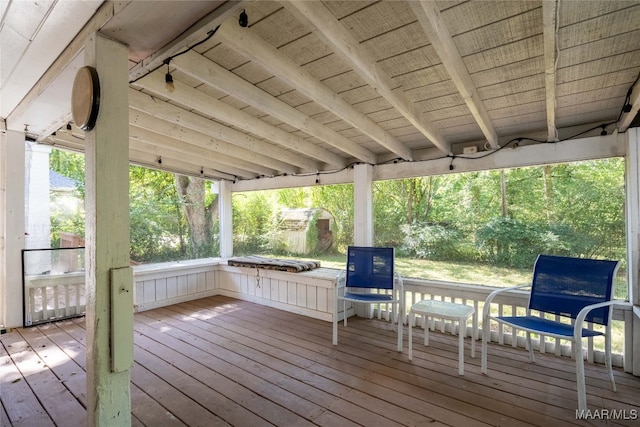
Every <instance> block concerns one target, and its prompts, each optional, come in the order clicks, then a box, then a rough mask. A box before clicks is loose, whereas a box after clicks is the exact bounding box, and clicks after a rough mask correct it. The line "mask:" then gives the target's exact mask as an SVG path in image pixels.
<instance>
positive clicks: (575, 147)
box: [232, 133, 628, 191]
mask: <svg viewBox="0 0 640 427" xmlns="http://www.w3.org/2000/svg"><path fill="white" fill-rule="evenodd" d="M627 135H628V134H626V133H625V134H621V133H617V134H614V135H606V136H595V137H590V138H579V139H571V140H567V141H561V142H557V143H543V144H532V145H523V146H520V147H518V148H516V149H508V150H497V151H494V152H491V155H490V156H487V155H486V154H487V153H478V154H477V155H476V156H477V157H476V158H471V157H467V156H465V157H457V158H456V159H455V163H454V165H455V167H454V169H451V168H450V166H451V159H450V158H446V157H442V155H440V156H438V157H437V158H435V159H431V160H426V161H413V162H400V163H388V164H383V165H377V166H376V167H374V168H373V180H374V181H380V180H389V179H404V178H414V177H423V176H438V175H447V174H451V173H464V172H474V171H486V170H494V169H509V168H518V167H527V166H538V165H545V164H556V163H568V162H576V161H583V160H592V159H605V158H611V157H622V156H624V155H625V154H626V139H627V138H628V136H627ZM315 178H316V177H315V176H310V177H288V176H287V177H275V178H267V179H258V180H255V179H254V180H250V181H239V182H236V183H235V184H233V185H232V191H257V190H270V189H274V188H292V187H303V186H311V185H315V184H314V181H313V180H314V179H315ZM352 183H353V170H352V169H347V170H344V171H338V172H336V173H329V174H325V175H322V174H321V175H320V184H321V185H323V184H352Z"/></svg>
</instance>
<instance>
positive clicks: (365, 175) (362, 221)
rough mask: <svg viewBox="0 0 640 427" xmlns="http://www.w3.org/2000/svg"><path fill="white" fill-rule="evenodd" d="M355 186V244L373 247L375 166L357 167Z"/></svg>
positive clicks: (354, 173)
mask: <svg viewBox="0 0 640 427" xmlns="http://www.w3.org/2000/svg"><path fill="white" fill-rule="evenodd" d="M353 184H354V185H353V197H354V207H353V240H354V242H353V243H354V244H355V245H356V246H373V166H371V165H369V164H359V165H355V166H354V168H353Z"/></svg>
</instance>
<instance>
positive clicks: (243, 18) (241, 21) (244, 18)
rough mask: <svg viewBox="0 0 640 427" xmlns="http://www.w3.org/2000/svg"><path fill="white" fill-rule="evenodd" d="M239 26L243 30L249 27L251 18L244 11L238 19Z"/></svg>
mask: <svg viewBox="0 0 640 427" xmlns="http://www.w3.org/2000/svg"><path fill="white" fill-rule="evenodd" d="M238 24H239V25H240V26H241V27H242V28H246V27H247V26H248V25H249V17H248V16H247V12H245V11H244V10H243V11H242V12H241V13H240V17H239V18H238Z"/></svg>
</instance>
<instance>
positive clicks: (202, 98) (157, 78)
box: [136, 72, 321, 173]
mask: <svg viewBox="0 0 640 427" xmlns="http://www.w3.org/2000/svg"><path fill="white" fill-rule="evenodd" d="M164 80H165V75H164V73H163V72H154V73H152V74H150V75H148V76H146V77H144V78H143V79H141V80H139V81H138V82H136V85H139V86H140V87H142V88H144V89H145V90H147V91H149V92H152V93H154V94H156V95H158V96H162V97H164V98H169V99H170V100H171V101H173V102H175V103H177V104H180V105H183V106H185V108H188V109H190V110H195V111H198V112H199V113H201V114H203V115H206V116H211V117H215V118H217V119H218V120H221V121H223V122H225V123H228V124H230V125H233V126H236V127H238V128H239V129H242V130H245V131H247V132H250V133H252V134H254V135H257V136H264V135H265V134H268V135H269V136H270V138H269V139H270V140H271V141H273V142H275V143H276V144H279V145H283V146H286V147H288V148H290V149H292V150H296V149H297V148H298V144H300V146H302V147H304V146H305V145H307V144H310V143H309V142H308V141H305V140H303V139H302V138H300V137H297V136H295V135H291V134H289V133H288V132H285V131H283V130H282V129H279V128H276V127H275V126H273V125H271V124H269V123H267V122H265V121H263V120H260V119H258V118H257V117H254V116H252V115H251V114H248V113H245V112H244V111H240V110H238V109H237V108H235V107H233V106H231V105H229V104H227V103H224V102H222V101H220V100H217V99H216V98H214V97H212V96H209V95H207V94H205V93H203V92H200V91H198V90H197V89H194V88H192V87H191V86H188V85H185V84H183V83H181V82H179V81H177V80H176V79H175V78H174V80H173V84H174V86H175V91H173V92H171V93H169V92H167V90H166V85H165V81H164ZM209 122H210V123H211V125H212V126H215V127H220V126H221V125H220V124H217V123H214V122H212V121H210V120H209ZM200 131H201V132H202V131H203V130H202V129H201V130H200ZM205 133H207V134H208V135H213V134H211V133H210V132H205ZM215 136H217V134H216V135H215ZM226 141H228V142H230V143H232V144H236V145H241V143H242V141H236V140H235V139H232V140H226ZM244 148H247V149H249V150H251V151H255V152H256V153H260V154H262V155H264V156H268V157H272V158H274V159H280V160H282V161H285V162H287V163H291V164H292V165H296V166H298V167H300V168H302V169H306V170H313V171H316V170H320V169H321V167H320V163H319V162H318V161H316V160H313V159H311V158H309V157H306V156H303V155H301V154H298V153H297V151H289V150H286V149H285V148H282V147H278V146H277V145H276V146H274V145H273V144H269V143H268V142H265V141H260V140H258V139H255V138H254V141H253V142H252V143H251V144H249V145H245V146H244ZM283 172H285V171H283ZM286 172H287V173H294V172H291V168H289V169H288V170H287V171H286Z"/></svg>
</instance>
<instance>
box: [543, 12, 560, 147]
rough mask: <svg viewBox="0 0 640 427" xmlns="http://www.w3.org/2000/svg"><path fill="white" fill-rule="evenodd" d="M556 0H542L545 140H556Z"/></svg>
mask: <svg viewBox="0 0 640 427" xmlns="http://www.w3.org/2000/svg"><path fill="white" fill-rule="evenodd" d="M557 7H558V3H557V0H543V2H542V25H543V34H544V84H545V92H546V102H547V141H548V142H553V141H557V140H558V129H557V127H556V64H557V62H556V61H557V55H558V43H557V37H558V34H557V29H558V28H557V22H558V14H557V11H558V9H557Z"/></svg>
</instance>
